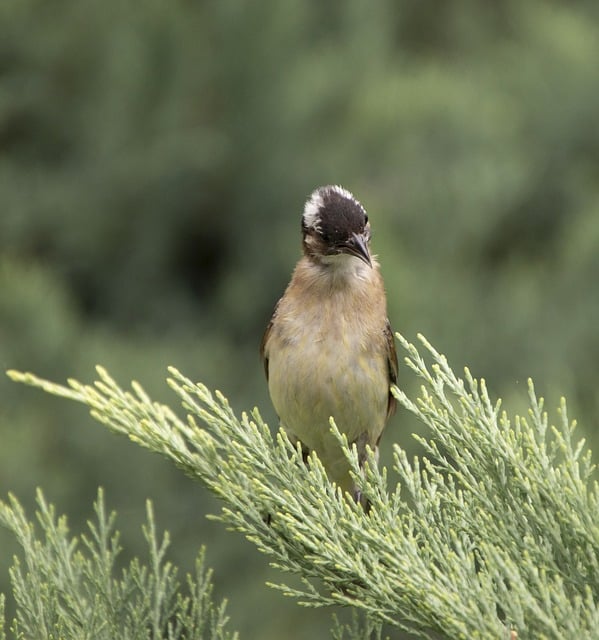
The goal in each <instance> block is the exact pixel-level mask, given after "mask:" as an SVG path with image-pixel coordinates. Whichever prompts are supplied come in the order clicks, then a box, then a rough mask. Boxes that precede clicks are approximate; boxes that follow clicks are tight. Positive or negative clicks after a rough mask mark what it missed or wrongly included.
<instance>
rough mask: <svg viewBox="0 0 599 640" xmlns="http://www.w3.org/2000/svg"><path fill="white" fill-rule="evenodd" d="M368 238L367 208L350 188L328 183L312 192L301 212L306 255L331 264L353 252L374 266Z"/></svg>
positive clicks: (355, 255) (356, 256)
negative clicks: (337, 258) (332, 260)
mask: <svg viewBox="0 0 599 640" xmlns="http://www.w3.org/2000/svg"><path fill="white" fill-rule="evenodd" d="M369 240H370V224H369V223H368V215H367V214H366V210H365V209H364V207H363V206H362V205H361V204H360V203H359V202H358V200H356V198H354V196H353V195H352V194H351V193H350V192H349V191H347V190H346V189H344V188H343V187H339V186H334V185H329V186H326V187H320V188H319V189H316V191H314V192H313V193H312V195H311V196H310V198H309V199H308V201H307V202H306V205H305V207H304V213H303V216H302V244H303V248H304V254H305V255H307V256H309V257H310V258H312V259H313V260H315V261H317V262H318V263H321V264H322V263H325V264H331V262H330V260H331V258H332V259H334V260H336V258H335V256H341V255H345V256H353V257H355V258H358V259H360V260H362V261H363V262H365V263H366V264H367V265H369V266H372V259H371V256H370V250H369V247H368V243H369ZM335 264H339V265H340V264H343V263H338V262H337V261H335Z"/></svg>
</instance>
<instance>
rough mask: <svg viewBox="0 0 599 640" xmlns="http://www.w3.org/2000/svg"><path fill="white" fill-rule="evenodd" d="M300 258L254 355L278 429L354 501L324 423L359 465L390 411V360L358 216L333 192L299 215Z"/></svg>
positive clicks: (372, 264) (363, 220)
mask: <svg viewBox="0 0 599 640" xmlns="http://www.w3.org/2000/svg"><path fill="white" fill-rule="evenodd" d="M302 245H303V253H304V255H303V257H302V258H301V259H300V260H299V262H298V263H297V265H296V267H295V271H294V272H293V276H292V278H291V282H290V283H289V285H288V286H287V289H286V291H285V294H284V295H283V297H282V298H281V299H280V300H279V302H278V303H277V305H276V307H275V311H274V314H273V316H272V319H271V321H270V323H269V325H268V327H267V328H266V332H265V334H264V338H263V339H262V345H261V349H260V353H261V356H262V359H263V361H264V368H265V371H266V377H267V380H268V388H269V391H270V397H271V399H272V403H273V405H274V407H275V409H276V411H277V414H278V416H279V419H280V421H281V426H282V427H283V428H284V429H285V431H286V432H287V434H288V436H289V437H290V438H291V439H292V440H293V441H298V440H299V441H300V442H301V446H302V450H303V452H304V456H307V455H308V453H309V452H310V451H312V450H314V451H316V453H317V454H318V457H319V459H320V460H321V462H322V463H323V465H324V467H325V469H326V470H327V473H328V475H329V478H330V479H331V480H333V481H334V482H336V483H337V484H338V485H339V486H340V487H342V488H343V489H344V490H348V491H351V492H352V493H353V495H354V497H355V499H356V500H357V501H361V496H360V494H359V492H358V491H357V490H356V488H355V487H354V485H353V483H352V481H351V477H350V474H349V465H348V463H347V460H346V458H345V456H344V455H343V452H342V451H341V448H340V446H339V443H338V442H337V440H336V439H335V438H334V436H333V435H332V434H331V432H330V425H329V418H330V417H331V416H332V417H333V418H334V419H335V422H336V424H337V426H338V427H339V430H340V431H341V432H342V433H345V434H346V436H347V439H348V441H349V442H350V443H352V444H353V443H355V445H356V447H357V450H358V454H359V456H360V459H361V461H362V462H363V461H364V458H365V455H366V445H369V446H370V447H371V448H372V449H373V450H374V451H375V452H376V451H377V447H378V443H379V440H380V438H381V434H382V432H383V429H384V428H385V424H386V423H387V420H388V418H389V416H390V415H392V414H393V412H394V411H395V398H394V397H393V396H392V395H391V391H390V387H391V385H392V384H394V383H395V382H396V380H397V354H396V352H395V345H394V340H393V334H392V332H391V327H390V325H389V320H388V319H387V301H386V297H385V289H384V285H383V279H382V276H381V273H380V270H379V265H378V262H377V260H376V257H375V256H373V255H372V254H371V253H370V248H369V245H370V223H369V222H368V215H367V214H366V211H365V209H364V207H363V206H362V205H361V204H360V203H359V202H358V201H357V200H356V198H354V196H353V195H352V194H351V193H350V192H349V191H347V190H346V189H343V188H342V187H339V186H326V187H320V188H319V189H316V191H314V193H312V195H311V196H310V198H309V199H308V201H307V202H306V205H305V207H304V212H303V215H302Z"/></svg>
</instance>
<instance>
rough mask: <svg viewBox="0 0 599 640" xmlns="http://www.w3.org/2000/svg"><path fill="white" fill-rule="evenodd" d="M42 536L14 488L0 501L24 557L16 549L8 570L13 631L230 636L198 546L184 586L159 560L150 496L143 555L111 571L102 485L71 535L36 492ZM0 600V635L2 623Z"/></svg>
mask: <svg viewBox="0 0 599 640" xmlns="http://www.w3.org/2000/svg"><path fill="white" fill-rule="evenodd" d="M37 503H38V511H37V520H38V525H39V528H40V530H41V534H42V535H41V536H40V535H38V533H37V532H36V528H35V526H34V525H33V523H32V522H30V521H28V520H27V517H26V515H25V512H24V510H23V507H22V506H21V505H20V504H19V502H18V501H17V499H16V498H15V497H14V496H11V498H10V502H9V503H4V502H0V524H2V525H3V526H5V527H7V528H8V529H9V530H11V531H12V533H13V534H14V535H15V536H16V537H17V539H18V541H19V544H20V546H21V550H22V555H23V561H21V560H20V559H19V557H15V559H14V565H13V567H12V569H11V571H10V575H11V581H12V587H13V595H14V597H15V600H16V602H17V612H16V618H15V620H14V622H13V625H12V632H13V635H14V637H15V638H64V639H68V640H77V639H83V638H94V640H103V639H105V640H114V639H115V638H123V640H134V639H136V640H142V639H144V638H147V639H148V640H149V639H154V640H158V639H159V638H160V639H161V638H168V639H169V640H176V639H180V640H183V639H186V640H191V639H192V638H195V639H197V640H206V639H207V638H210V639H212V640H235V639H236V638H237V635H236V634H231V633H229V632H228V631H226V629H225V626H226V623H227V617H226V615H225V603H224V602H223V603H222V604H221V605H218V606H217V605H215V604H214V603H213V601H212V589H213V587H212V583H211V572H210V571H207V570H206V569H205V568H204V551H203V550H202V551H201V552H200V554H199V555H198V557H197V560H196V566H195V572H194V575H193V576H192V575H188V576H187V580H186V588H185V590H183V589H182V588H181V585H180V584H179V582H178V578H177V569H176V567H174V566H173V565H172V564H171V563H170V562H168V561H167V560H166V551H167V548H168V546H169V536H168V534H165V535H164V536H163V538H162V540H160V539H159V537H158V533H157V531H156V525H155V523H154V513H153V509H152V505H151V503H150V502H149V501H148V502H147V504H146V510H147V523H146V525H145V526H144V527H143V533H144V537H145V539H146V542H147V544H148V549H149V558H148V562H147V564H143V563H142V562H141V561H140V560H138V559H137V558H135V559H133V560H132V561H131V562H130V563H129V565H128V566H127V567H125V568H123V569H122V570H121V571H120V572H119V571H118V564H117V558H118V556H119V554H120V552H121V547H120V545H119V534H118V532H116V530H115V514H114V513H111V514H107V513H106V510H105V506H104V496H103V492H102V491H101V490H100V491H99V492H98V499H97V501H96V503H95V505H94V512H95V520H94V521H90V522H88V527H89V532H88V534H87V535H81V536H79V537H77V536H75V537H71V536H70V535H69V530H68V527H67V522H66V518H65V517H64V516H62V517H60V518H57V517H56V515H55V510H54V507H53V506H52V505H49V504H48V503H47V502H46V500H45V498H44V496H43V494H42V493H41V491H38V494H37ZM3 602H4V600H3V599H1V600H0V614H1V615H0V638H1V639H2V640H5V636H4V635H3V633H2V630H3V624H4V611H3Z"/></svg>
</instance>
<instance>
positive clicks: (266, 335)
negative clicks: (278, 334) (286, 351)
mask: <svg viewBox="0 0 599 640" xmlns="http://www.w3.org/2000/svg"><path fill="white" fill-rule="evenodd" d="M279 302H281V301H280V300H279ZM279 302H277V304H276V305H275V310H274V311H273V314H272V318H271V319H270V322H269V323H268V326H267V327H266V331H265V332H264V335H263V336H262V342H261V343H260V359H261V360H262V364H263V365H264V373H265V374H266V380H267V381H268V356H267V355H266V343H267V342H268V338H269V337H270V332H271V331H272V328H273V325H274V323H275V318H276V317H277V310H278V308H279Z"/></svg>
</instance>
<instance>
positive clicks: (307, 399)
mask: <svg viewBox="0 0 599 640" xmlns="http://www.w3.org/2000/svg"><path fill="white" fill-rule="evenodd" d="M296 298H297V299H296V301H294V297H293V296H292V297H291V300H287V301H286V300H285V298H283V300H281V306H282V308H281V307H280V308H279V309H278V313H277V319H276V322H275V323H274V326H273V329H272V332H271V336H270V339H269V344H268V345H267V350H268V359H269V390H270V395H271V398H272V401H273V404H274V406H275V409H276V411H277V413H278V415H279V417H280V419H281V423H282V425H283V426H284V427H285V428H286V429H287V430H288V432H290V433H291V434H293V435H294V436H296V437H297V438H299V439H300V440H301V441H302V442H303V443H304V444H305V445H306V446H307V447H308V448H310V449H316V450H317V451H318V453H319V455H321V456H324V457H327V456H328V455H333V453H332V451H329V450H332V449H334V450H335V451H336V452H337V455H338V453H339V452H338V451H337V450H338V445H337V443H336V441H334V440H333V439H332V436H331V435H330V432H329V418H330V417H331V416H332V417H334V418H335V421H336V423H337V426H338V427H339V429H340V430H341V431H342V432H344V433H345V434H346V435H347V437H348V440H349V441H350V442H352V441H353V440H355V439H357V438H358V437H359V436H361V434H363V433H365V432H366V433H367V434H368V436H369V437H368V440H367V441H368V442H369V443H370V444H371V445H373V446H374V444H375V443H376V442H377V441H378V438H379V436H380V434H381V432H382V430H383V427H384V425H385V421H386V415H387V402H388V393H389V379H388V365H387V354H386V351H385V343H384V325H383V322H384V321H385V320H386V310H385V309H384V307H383V308H382V309H379V308H373V304H374V303H372V304H371V305H370V307H368V306H366V307H364V306H363V305H364V303H365V301H364V300H355V299H352V298H351V296H349V297H348V295H347V292H345V294H343V293H340V292H335V291H332V292H331V295H329V296H327V297H320V298H319V299H317V302H316V303H309V302H306V300H305V299H304V302H303V303H301V302H300V300H301V296H300V297H296ZM383 304H384V297H383Z"/></svg>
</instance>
